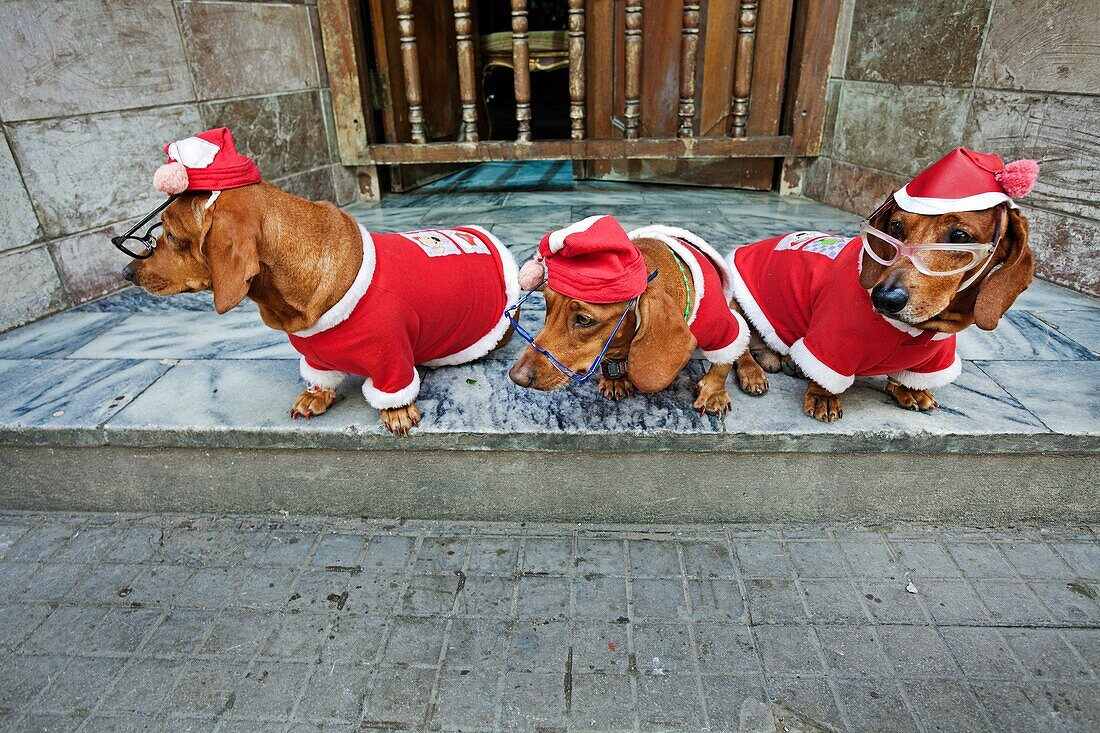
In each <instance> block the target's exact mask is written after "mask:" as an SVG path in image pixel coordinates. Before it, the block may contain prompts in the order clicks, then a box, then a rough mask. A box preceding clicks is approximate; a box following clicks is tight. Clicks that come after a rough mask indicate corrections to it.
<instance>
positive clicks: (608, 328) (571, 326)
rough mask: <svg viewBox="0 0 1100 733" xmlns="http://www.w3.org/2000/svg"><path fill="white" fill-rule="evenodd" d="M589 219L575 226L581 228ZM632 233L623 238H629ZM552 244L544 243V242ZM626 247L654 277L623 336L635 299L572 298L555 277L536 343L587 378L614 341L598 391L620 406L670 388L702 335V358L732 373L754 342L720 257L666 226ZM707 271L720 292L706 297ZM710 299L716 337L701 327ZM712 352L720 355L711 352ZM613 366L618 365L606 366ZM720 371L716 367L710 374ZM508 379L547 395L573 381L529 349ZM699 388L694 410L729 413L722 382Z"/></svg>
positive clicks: (642, 233)
mask: <svg viewBox="0 0 1100 733" xmlns="http://www.w3.org/2000/svg"><path fill="white" fill-rule="evenodd" d="M597 218H598V217H592V219H597ZM587 221H589V220H586V221H585V222H579V223H578V224H577V225H573V227H570V229H573V228H576V227H578V226H583V225H585V224H586V223H587ZM615 226H617V224H616V225H615ZM563 231H568V230H563ZM619 231H620V232H621V230H619ZM548 236H551V235H548ZM626 236H627V235H626V234H625V233H623V238H624V240H625V238H626ZM546 242H547V239H546V238H544V240H543V243H544V245H545V243H546ZM631 243H632V245H631ZM540 246H541V245H540ZM626 246H628V247H631V248H635V247H636V249H637V250H638V251H640V253H641V257H642V258H643V259H644V262H645V269H646V271H647V272H649V273H655V274H654V276H653V277H652V279H651V280H650V281H649V283H648V284H647V285H644V290H643V291H642V292H641V294H640V295H639V296H638V298H637V305H636V307H635V308H633V309H631V310H629V311H627V312H626V316H625V319H624V320H623V321H622V326H621V327H620V328H619V330H618V332H617V333H616V332H614V329H615V326H616V324H618V323H619V321H620V318H622V317H623V314H624V309H627V308H628V307H629V305H630V302H631V301H629V300H626V301H621V302H614V303H593V302H589V301H587V300H582V299H580V298H578V297H570V296H569V295H565V294H563V293H561V292H557V291H555V290H554V288H553V287H552V285H551V283H553V282H554V280H553V276H552V275H551V278H550V281H549V283H547V284H546V285H544V286H543V287H542V291H543V293H544V295H545V298H546V320H545V324H544V325H543V328H542V330H541V331H540V332H539V334H538V335H537V336H536V337H535V339H534V344H535V345H536V346H538V347H539V348H541V349H543V350H545V351H548V352H549V353H550V354H552V355H553V356H554V357H555V358H556V359H557V360H558V361H559V362H561V363H562V364H564V365H566V366H567V367H568V368H569V369H571V370H573V371H574V372H576V373H577V374H580V375H584V374H585V373H586V371H585V370H587V369H589V368H591V366H592V364H593V363H594V361H595V360H596V358H597V357H598V356H599V354H600V352H601V350H602V349H603V348H604V345H605V344H608V339H611V341H610V344H609V345H608V349H607V352H606V356H605V358H604V361H603V367H604V368H603V369H602V370H601V374H600V381H599V388H598V389H599V393H600V394H601V395H602V396H604V397H606V398H608V399H611V400H616V401H617V400H621V399H624V398H626V397H629V396H631V395H633V394H634V392H635V390H640V391H642V392H647V393H652V392H659V391H661V390H663V389H665V388H666V387H668V386H669V385H670V384H671V383H672V381H673V380H674V379H675V378H676V376H677V375H678V374H679V373H680V371H681V370H682V369H683V368H684V367H685V366H686V365H687V363H688V360H689V359H691V357H692V354H693V353H694V352H695V349H696V347H697V346H700V342H699V340H697V335H696V334H699V336H698V338H699V339H700V340H704V339H709V340H710V342H711V343H712V344H713V345H714V346H710V347H708V346H706V345H705V344H704V345H703V348H704V351H703V355H704V356H705V357H706V358H708V359H709V360H711V361H712V363H714V362H719V361H725V362H728V364H726V365H725V366H724V367H722V368H724V372H723V374H728V373H729V369H730V365H731V364H732V363H733V361H734V360H735V359H736V358H737V357H738V356H739V355H740V354H741V352H742V351H744V349H745V347H746V345H747V343H748V329H747V326H745V324H744V321H743V320H742V319H741V317H740V316H738V315H734V314H731V310H730V309H729V307H728V303H727V301H726V297H725V296H724V294H723V290H724V289H723V287H722V285H723V283H725V282H726V281H728V274H727V273H726V270H725V266H724V264H723V263H722V262H721V259H720V257H719V256H718V255H717V253H714V252H713V250H712V249H711V248H710V246H709V245H707V244H706V243H705V242H703V241H702V240H701V239H699V238H698V237H696V236H695V235H693V234H691V233H690V232H687V231H685V230H677V229H671V228H668V227H650V228H646V229H641V230H636V231H635V232H632V233H631V234H630V235H629V240H628V241H627V242H626ZM714 258H717V265H718V266H717V267H714V266H713V264H708V263H712V261H713V259H714ZM552 267H553V263H552V262H549V261H548V262H547V268H548V270H549V271H551V273H552ZM525 268H526V266H525ZM708 268H709V269H708ZM704 272H706V273H707V274H706V275H705V278H706V285H708V286H709V288H710V289H713V290H714V294H713V295H710V296H707V297H706V298H705V297H704ZM522 277H523V276H522V275H521V280H522ZM720 277H721V280H720V279H719V278H720ZM706 292H708V293H709V292H710V290H709V289H708V290H707V291H706ZM709 298H716V299H717V300H716V302H717V306H718V307H719V308H720V310H721V311H722V312H723V313H724V315H723V313H710V314H709V315H707V317H708V318H710V319H711V320H710V323H711V324H713V323H717V324H719V325H718V329H719V331H721V334H720V335H718V336H715V335H714V332H713V330H710V331H708V330H707V328H706V327H701V326H700V325H699V324H701V323H702V321H703V318H701V317H699V316H700V314H701V313H702V314H708V313H709V312H708V311H707V308H708V307H713V305H714V302H715V301H711V300H710V299H709ZM613 333H614V337H613V338H612V334H613ZM715 346H716V347H717V348H715ZM706 348H715V350H713V351H707V350H706ZM609 365H612V368H608V366H609ZM719 368H720V367H718V366H712V367H711V370H710V373H713V372H714V371H715V370H716V369H719ZM508 376H509V377H510V378H511V379H512V381H513V382H515V383H516V384H518V385H520V386H522V387H528V388H531V389H537V390H543V391H548V390H553V389H556V388H558V387H561V386H563V385H564V384H566V382H568V381H569V377H567V376H566V375H565V374H563V373H562V372H561V371H559V370H558V369H557V368H556V367H555V366H554V365H553V364H552V363H551V361H550V360H549V359H548V358H547V357H546V356H545V355H543V354H541V353H539V352H538V351H536V350H535V348H532V347H531V346H529V347H528V348H527V349H526V350H525V351H524V353H523V354H522V355H521V356H520V358H519V359H518V360H517V361H516V363H515V364H514V365H513V366H512V368H511V370H510V371H509V372H508ZM699 385H700V389H699V390H698V392H697V399H696V400H695V402H694V407H695V408H696V409H697V410H699V411H700V413H704V412H709V413H711V414H714V415H717V416H722V415H724V414H726V413H727V412H728V411H729V408H730V398H729V393H728V392H727V391H726V388H725V384H724V379H723V380H720V381H719V380H715V379H713V378H709V379H708V378H707V377H704V378H703V379H702V380H701V381H700V382H699Z"/></svg>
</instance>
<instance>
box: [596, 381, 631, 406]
mask: <svg viewBox="0 0 1100 733" xmlns="http://www.w3.org/2000/svg"><path fill="white" fill-rule="evenodd" d="M599 392H600V396H601V397H606V398H607V399H609V400H612V401H613V402H618V401H619V400H625V399H626V398H627V397H630V396H632V395H633V394H634V383H633V382H631V381H630V380H629V379H628V378H626V377H622V378H621V379H609V378H608V377H604V376H601V377H600V386H599Z"/></svg>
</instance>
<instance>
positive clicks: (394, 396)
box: [363, 367, 420, 410]
mask: <svg viewBox="0 0 1100 733" xmlns="http://www.w3.org/2000/svg"><path fill="white" fill-rule="evenodd" d="M412 373H413V376H412V381H411V382H409V383H408V384H407V385H406V386H404V387H402V388H401V389H399V390H397V391H396V392H383V391H382V390H380V389H375V388H374V382H373V381H371V378H370V377H367V379H366V381H365V382H363V396H364V397H366V398H367V403H368V404H369V405H370V406H371V407H373V408H374V409H376V410H389V409H393V408H394V407H404V406H405V405H409V404H412V402H413V401H414V400H415V399H416V396H417V395H418V394H420V372H418V371H416V367H412Z"/></svg>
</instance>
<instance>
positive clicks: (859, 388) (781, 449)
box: [0, 283, 1100, 524]
mask: <svg viewBox="0 0 1100 733" xmlns="http://www.w3.org/2000/svg"><path fill="white" fill-rule="evenodd" d="M536 300H537V299H536ZM1098 314H1100V308H1098V307H1097V301H1095V300H1093V299H1090V298H1085V297H1083V296H1079V295H1076V294H1073V293H1069V292H1068V291H1065V290H1062V289H1060V288H1055V287H1053V286H1050V285H1047V284H1045V283H1040V284H1037V285H1036V286H1035V287H1034V288H1033V289H1032V290H1030V291H1028V293H1026V294H1025V296H1024V297H1023V298H1021V300H1020V302H1019V303H1018V304H1017V307H1016V308H1015V309H1014V310H1013V311H1011V312H1010V313H1009V314H1008V316H1007V317H1006V318H1005V319H1004V321H1003V322H1002V325H1001V327H1000V328H998V330H997V331H995V332H993V333H982V332H974V333H971V332H969V331H968V332H966V333H965V334H963V337H962V338H961V339H960V352H961V354H962V356H963V357H964V359H965V362H964V369H963V373H962V375H961V376H960V378H959V379H958V380H957V381H956V382H955V383H954V384H952V385H949V386H947V387H944V388H942V389H940V390H937V391H936V395H937V398H938V399H939V401H940V403H941V405H942V407H941V408H940V409H939V410H936V411H934V412H931V413H926V414H917V413H913V412H907V411H904V410H901V409H900V408H898V407H897V406H896V405H894V403H893V401H892V399H891V398H890V397H889V396H888V395H887V394H886V393H885V391H884V380H882V379H869V380H859V381H857V384H856V385H855V386H854V387H853V388H852V389H851V390H849V391H848V392H847V393H846V394H845V395H844V398H843V403H844V409H845V415H844V418H843V419H842V420H840V421H838V422H836V423H833V424H824V423H819V422H816V421H814V420H812V419H810V418H808V417H806V416H804V415H802V413H801V409H800V405H801V393H802V391H803V389H804V382H802V381H800V380H797V379H794V378H791V377H788V376H785V375H782V374H779V375H774V376H773V377H772V379H771V390H770V391H769V393H768V394H767V395H764V396H762V397H748V396H746V395H743V394H741V393H740V392H738V391H737V390H736V387H735V386H734V385H733V384H732V381H731V384H730V387H731V394H732V397H733V409H732V411H731V413H730V414H729V415H728V416H726V417H725V418H723V419H717V418H714V417H712V416H707V415H699V414H698V413H697V412H696V411H694V410H693V409H692V408H691V402H692V395H691V390H692V385H693V383H694V381H695V380H697V379H698V377H699V376H700V375H701V374H702V372H703V369H704V364H703V362H701V361H698V360H696V361H693V362H692V363H691V364H689V366H688V368H687V369H686V370H685V372H684V373H683V374H682V375H681V377H680V378H679V379H678V380H677V381H676V382H675V383H674V384H673V385H672V386H671V387H670V388H669V389H667V390H665V391H664V392H662V393H660V394H656V395H637V396H635V397H633V398H630V399H627V400H624V401H622V402H619V403H612V402H609V401H607V400H604V399H602V398H600V397H599V396H598V395H597V393H596V388H595V384H588V385H583V386H575V387H569V388H565V389H562V390H559V391H556V392H553V393H539V392H532V391H529V390H522V389H520V388H518V387H516V386H515V385H513V384H512V383H511V382H509V381H508V379H507V374H506V373H507V369H508V366H509V365H510V363H511V362H512V360H513V359H514V358H515V357H516V355H517V354H518V353H519V349H520V347H521V343H520V342H518V341H515V342H513V343H512V344H509V345H508V346H507V347H506V348H504V349H502V350H501V351H499V352H496V353H494V354H492V355H491V356H490V357H488V358H486V359H484V360H482V361H480V362H477V363H474V364H468V365H464V366H459V367H449V368H444V369H440V370H435V371H432V370H424V374H423V388H422V391H421V395H420V398H419V400H418V405H419V407H420V409H421V410H422V412H423V414H424V418H423V421H422V423H421V427H420V428H419V429H417V430H415V431H414V434H413V435H412V436H411V437H410V438H408V439H398V438H394V437H393V436H391V435H389V434H388V433H386V432H385V431H384V430H383V428H382V427H381V425H380V423H379V419H378V413H377V411H375V410H373V409H371V408H370V407H368V406H367V405H366V403H365V401H364V400H363V398H362V395H361V394H360V393H359V384H360V382H359V381H358V380H354V379H351V380H348V382H347V383H345V385H344V386H343V387H342V388H341V400H340V401H339V402H338V403H337V404H336V405H335V406H334V407H333V408H332V409H331V410H330V411H329V412H328V413H326V414H325V415H323V416H320V417H318V418H315V419H313V420H291V419H290V418H289V415H288V411H289V408H290V405H291V402H292V401H293V398H294V397H295V395H297V393H298V391H299V390H300V388H301V385H300V383H299V380H298V375H297V363H296V361H297V357H296V354H295V353H294V352H293V351H292V350H291V349H290V347H289V345H288V344H287V343H286V341H285V338H284V337H282V336H281V335H280V334H278V333H275V332H273V331H270V330H268V329H267V328H266V327H264V326H263V324H262V323H261V321H260V319H259V317H258V314H257V313H256V312H255V310H254V308H252V307H249V306H247V305H246V306H243V307H242V308H240V309H238V310H235V311H233V312H231V313H229V314H227V315H225V316H222V317H218V316H216V315H214V314H213V313H212V312H211V311H210V303H209V297H208V296H203V295H200V296H187V297H180V298H174V299H167V300H156V299H151V298H149V297H147V296H144V295H142V294H140V293H137V292H133V291H130V292H126V293H121V294H119V295H117V296H113V297H112V298H109V299H106V300H104V301H100V302H98V303H95V304H92V305H89V306H87V307H83V308H81V309H77V310H74V311H70V312H68V313H64V314H61V315H58V316H54V317H52V318H49V319H46V320H44V321H41V322H39V323H37V324H33V325H31V326H27V327H24V328H21V329H16V330H14V331H11V332H9V333H7V334H3V335H2V336H0V506H2V507H3V508H8V509H46V508H50V509H88V510H106V511H117V510H143V511H166V510H186V511H238V512H255V511H281V510H282V511H288V512H296V513H319V514H328V515H332V514H343V515H349V516H361V515H367V516H373V517H394V516H405V517H422V518H437V519H441V518H449V519H484V520H493V519H499V520H516V519H529V520H543V521H549V520H554V521H582V520H586V519H590V520H599V521H605V522H606V521H617V520H621V521H738V520H744V521H777V520H785V521H799V520H801V521H818V520H829V521H844V520H851V521H853V522H861V523H869V522H879V521H882V522H889V521H898V520H910V521H946V520H950V521H955V522H960V521H965V522H970V523H975V524H988V523H1004V522H1015V521H1032V520H1034V521H1085V522H1095V521H1097V520H1100V509H1098V507H1100V501H1098V499H1100V492H1098V488H1097V487H1098V485H1100V482H1097V481H1096V479H1095V475H1096V466H1097V460H1096V459H1097V456H1098V453H1100V390H1097V388H1096V387H1097V385H1098V384H1100V357H1098V355H1097V350H1098V349H1100V344H1098V330H1097V324H1098V322H1100V318H1098ZM524 318H525V320H526V321H527V324H528V325H529V326H530V327H531V328H532V329H534V328H537V324H538V322H539V320H540V319H541V314H540V313H539V307H538V303H537V302H535V303H534V307H533V308H531V309H530V310H528V311H527V312H526V313H525V314H524Z"/></svg>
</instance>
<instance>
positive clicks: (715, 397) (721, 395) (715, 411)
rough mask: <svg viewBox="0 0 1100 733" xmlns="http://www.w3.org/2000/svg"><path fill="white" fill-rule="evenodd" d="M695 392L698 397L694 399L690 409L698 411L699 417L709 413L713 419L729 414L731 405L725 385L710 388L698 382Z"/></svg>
mask: <svg viewBox="0 0 1100 733" xmlns="http://www.w3.org/2000/svg"><path fill="white" fill-rule="evenodd" d="M695 390H696V394H697V395H698V397H696V398H695V402H693V403H692V407H694V408H695V409H696V410H698V411H699V414H700V415H702V414H704V413H708V412H709V413H710V414H711V415H714V416H715V417H725V416H726V415H727V414H728V413H729V411H730V407H731V406H732V403H731V402H730V393H729V392H727V391H726V387H725V385H723V386H721V387H711V386H709V385H707V384H706V383H705V382H703V381H700V382H699V384H698V385H697V386H696V388H695Z"/></svg>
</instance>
